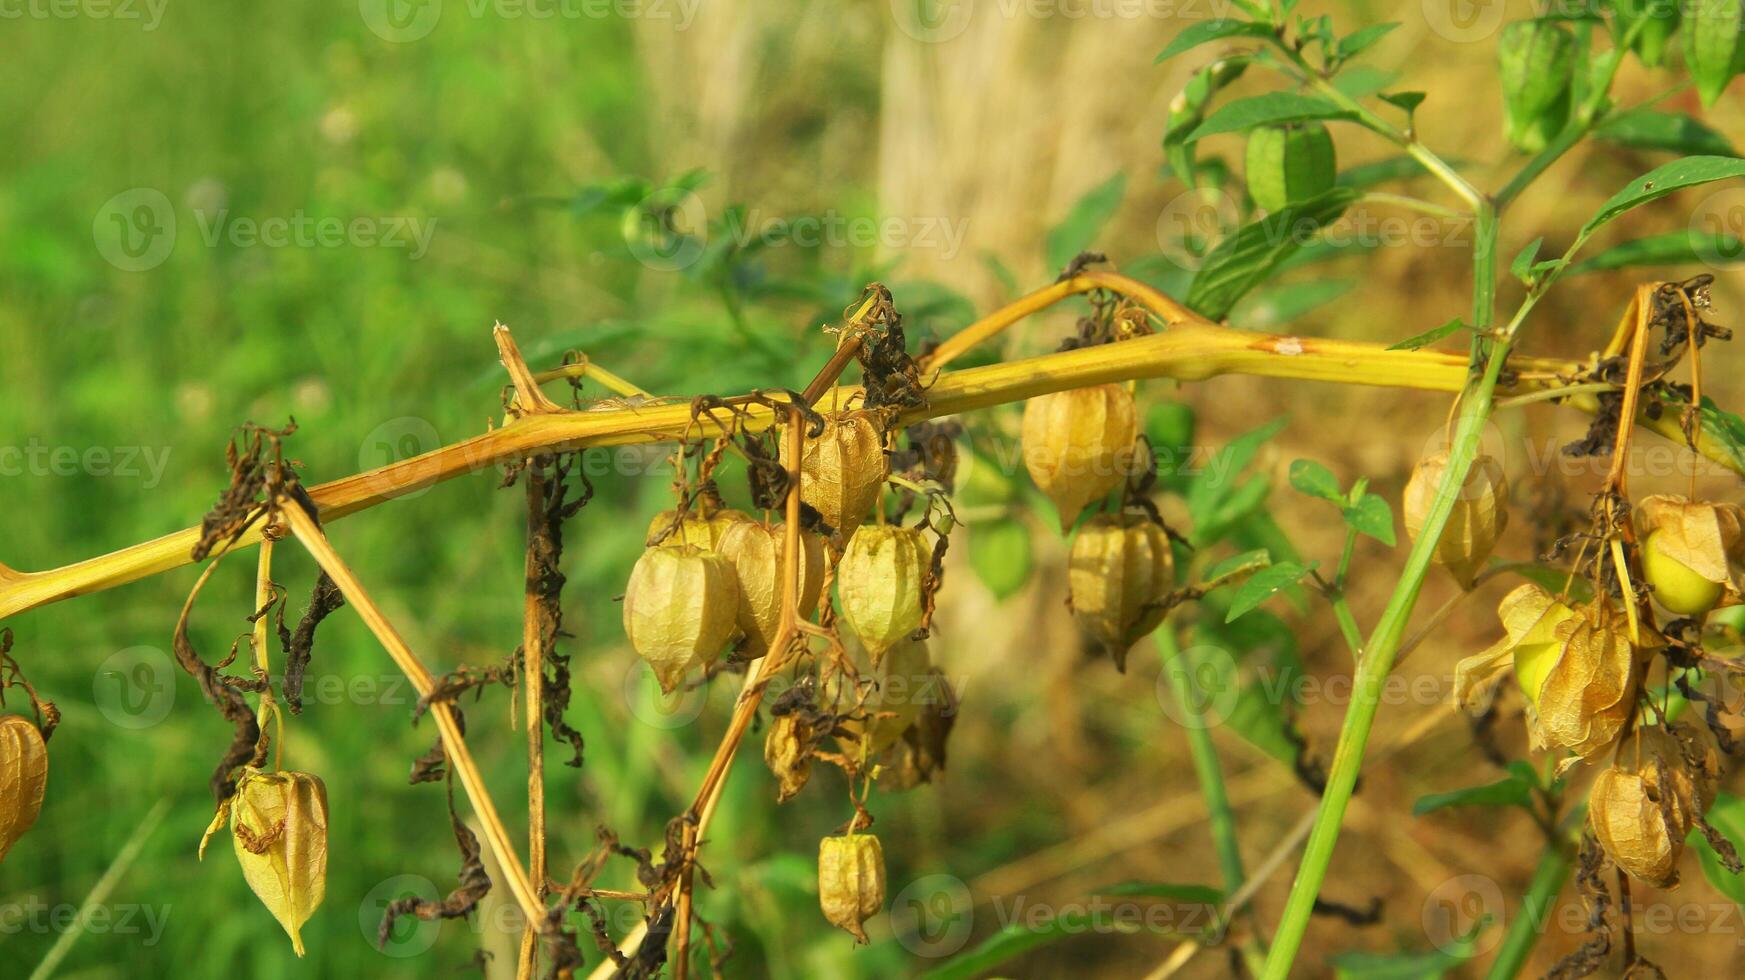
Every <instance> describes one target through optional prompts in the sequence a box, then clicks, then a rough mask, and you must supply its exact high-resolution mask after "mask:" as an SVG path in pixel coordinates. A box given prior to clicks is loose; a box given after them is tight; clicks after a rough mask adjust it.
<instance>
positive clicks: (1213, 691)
mask: <svg viewBox="0 0 1745 980" xmlns="http://www.w3.org/2000/svg"><path fill="white" fill-rule="evenodd" d="M1170 671H1178V672H1182V673H1184V674H1185V676H1184V677H1183V678H1182V680H1183V681H1185V683H1184V684H1183V685H1182V687H1183V690H1182V692H1181V696H1180V697H1178V696H1177V695H1176V690H1175V686H1174V685H1172V684H1171V683H1170ZM1241 697H1242V683H1241V675H1240V674H1238V673H1237V669H1236V658H1235V657H1233V656H1231V655H1230V651H1228V650H1226V649H1224V648H1223V647H1218V646H1212V645H1210V644H1196V645H1194V646H1191V647H1187V648H1185V649H1183V650H1182V651H1181V652H1180V653H1179V654H1177V655H1176V662H1175V663H1174V664H1165V665H1164V668H1163V670H1161V671H1159V672H1158V675H1157V703H1158V704H1159V705H1161V706H1162V707H1163V713H1164V714H1165V715H1167V716H1168V717H1169V719H1170V720H1171V721H1173V722H1175V723H1176V724H1178V725H1180V726H1182V727H1183V728H1215V727H1217V726H1219V725H1222V724H1223V723H1224V722H1225V721H1227V720H1228V719H1229V718H1230V715H1231V713H1232V712H1234V711H1235V710H1236V702H1237V701H1238V700H1239V699H1240V698H1241Z"/></svg>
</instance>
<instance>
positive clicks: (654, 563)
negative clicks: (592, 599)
mask: <svg viewBox="0 0 1745 980" xmlns="http://www.w3.org/2000/svg"><path fill="white" fill-rule="evenodd" d="M738 608H739V583H738V582H737V580H736V579H735V578H734V575H733V566H732V565H731V564H730V563H728V561H727V559H725V558H723V557H721V556H720V555H717V554H715V553H714V552H712V551H704V550H703V549H701V548H698V547H696V546H695V545H680V546H678V547H675V548H650V549H648V550H647V551H645V552H643V553H642V557H641V558H638V559H637V560H636V567H635V568H633V569H631V572H630V584H629V585H628V586H626V587H625V589H624V632H625V634H626V635H628V636H629V637H630V645H631V647H632V648H634V649H635V650H636V654H637V656H639V657H641V658H642V659H643V660H645V661H647V662H648V665H649V666H650V667H652V668H654V676H655V678H656V679H657V680H659V681H660V686H661V690H663V691H665V692H667V693H668V694H671V693H672V692H673V690H674V689H676V688H677V687H678V685H679V682H680V681H682V680H683V679H684V677H685V672H686V671H688V670H690V669H691V668H692V667H693V666H697V665H702V664H708V663H711V662H713V661H714V659H715V658H716V657H717V656H719V655H720V653H721V651H722V649H723V648H725V647H726V646H727V642H728V641H729V640H730V639H732V637H733V631H734V629H735V626H734V622H735V620H736V618H737V615H738Z"/></svg>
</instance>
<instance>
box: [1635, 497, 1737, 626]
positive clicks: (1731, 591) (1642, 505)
mask: <svg viewBox="0 0 1745 980" xmlns="http://www.w3.org/2000/svg"><path fill="white" fill-rule="evenodd" d="M1636 534H1637V537H1638V538H1639V539H1641V541H1642V563H1643V567H1644V569H1645V571H1646V572H1647V576H1648V582H1649V584H1650V585H1653V586H1654V598H1655V600H1656V601H1658V602H1659V603H1660V604H1661V605H1662V606H1664V607H1665V608H1666V609H1667V610H1668V611H1670V612H1673V613H1675V614H1677V615H1681V616H1696V615H1701V614H1703V613H1706V612H1708V611H1709V610H1710V609H1713V608H1714V607H1715V606H1716V605H1724V606H1735V605H1739V604H1740V603H1741V602H1745V597H1742V596H1741V589H1740V586H1741V579H1740V568H1741V566H1742V565H1745V510H1742V509H1741V508H1740V507H1739V505H1737V504H1730V503H1711V502H1701V501H1696V502H1693V501H1691V500H1688V499H1686V498H1684V497H1671V496H1661V495H1656V496H1652V497H1644V498H1643V499H1642V500H1641V501H1640V502H1639V503H1638V504H1637V505H1636Z"/></svg>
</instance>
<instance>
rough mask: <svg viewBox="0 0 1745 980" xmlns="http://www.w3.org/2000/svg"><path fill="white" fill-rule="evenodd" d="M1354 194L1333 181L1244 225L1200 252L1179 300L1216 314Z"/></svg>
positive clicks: (1305, 241)
mask: <svg viewBox="0 0 1745 980" xmlns="http://www.w3.org/2000/svg"><path fill="white" fill-rule="evenodd" d="M1359 196H1360V195H1359V193H1358V192H1357V191H1355V190H1353V189H1351V188H1349V187H1336V188H1334V189H1333V190H1330V191H1328V192H1326V193H1325V194H1320V195H1318V196H1316V197H1312V198H1310V199H1309V200H1307V201H1302V202H1300V203H1297V204H1292V205H1290V206H1289V207H1285V208H1281V209H1279V210H1278V211H1274V212H1273V213H1271V214H1269V215H1267V216H1266V217H1265V218H1262V219H1261V220H1259V221H1256V222H1253V223H1251V224H1247V225H1244V226H1243V227H1242V228H1240V229H1238V230H1237V231H1236V232H1235V233H1234V234H1232V235H1230V236H1229V237H1228V238H1225V239H1224V240H1223V241H1221V242H1219V243H1218V244H1217V246H1216V247H1215V248H1213V249H1212V251H1211V252H1210V253H1208V254H1207V255H1206V258H1205V261H1204V263H1203V264H1202V265H1201V266H1200V271H1199V272H1198V273H1197V274H1196V275H1195V276H1194V282H1193V285H1192V286H1190V287H1189V288H1188V293H1187V297H1186V299H1185V302H1186V303H1187V305H1188V306H1189V307H1190V308H1192V309H1193V310H1194V311H1195V312H1197V313H1199V314H1200V315H1201V316H1204V317H1206V318H1207V319H1211V320H1222V319H1223V318H1224V317H1225V316H1226V315H1227V314H1228V313H1229V312H1230V308H1231V307H1232V306H1235V305H1236V301H1237V300H1239V299H1241V298H1242V297H1243V296H1245V295H1247V293H1248V292H1249V291H1250V290H1252V289H1253V288H1254V287H1256V286H1258V285H1260V284H1261V283H1262V282H1265V281H1266V279H1267V278H1268V277H1269V276H1271V275H1272V273H1273V271H1274V270H1275V269H1277V267H1278V265H1279V264H1280V263H1281V262H1283V261H1284V260H1285V259H1287V258H1289V257H1290V256H1291V255H1293V254H1295V253H1296V252H1297V250H1298V249H1300V248H1302V247H1303V246H1304V245H1306V244H1308V243H1309V242H1310V241H1312V240H1313V238H1314V236H1315V235H1316V234H1318V233H1319V232H1320V230H1321V229H1322V228H1324V227H1326V226H1327V225H1329V224H1332V223H1333V222H1334V221H1337V220H1338V219H1339V216H1340V215H1341V214H1344V213H1345V209H1346V208H1347V207H1349V206H1350V205H1351V202H1353V201H1355V200H1357V198H1358V197H1359Z"/></svg>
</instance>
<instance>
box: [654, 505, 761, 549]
mask: <svg viewBox="0 0 1745 980" xmlns="http://www.w3.org/2000/svg"><path fill="white" fill-rule="evenodd" d="M677 515H678V511H676V510H663V511H661V512H660V513H658V514H656V515H654V520H652V521H649V522H648V535H647V539H648V540H650V541H652V540H654V536H655V535H657V534H660V533H662V532H663V531H665V530H666V529H667V528H669V527H672V526H673V518H674V517H676V516H677ZM750 522H751V515H750V514H747V513H746V512H744V511H742V510H732V509H718V510H716V511H714V512H713V513H710V514H707V515H705V514H702V513H699V512H697V511H692V512H691V513H689V514H687V515H685V519H684V520H683V521H681V522H680V523H679V526H678V527H676V528H673V531H672V533H671V534H668V535H667V536H666V537H664V538H662V539H661V541H660V546H661V547H668V548H676V547H679V546H680V545H687V544H688V545H694V546H696V547H698V548H701V549H703V550H704V551H718V550H720V544H721V539H722V538H723V537H724V536H726V534H727V531H728V529H729V528H732V527H733V526H735V525H737V524H745V523H750Z"/></svg>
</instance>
